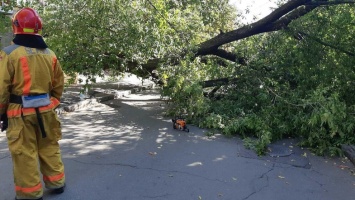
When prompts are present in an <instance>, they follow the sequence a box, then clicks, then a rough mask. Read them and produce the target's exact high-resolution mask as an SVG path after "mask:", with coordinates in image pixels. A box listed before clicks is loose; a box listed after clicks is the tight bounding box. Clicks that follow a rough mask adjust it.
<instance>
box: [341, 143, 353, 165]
mask: <svg viewBox="0 0 355 200" xmlns="http://www.w3.org/2000/svg"><path fill="white" fill-rule="evenodd" d="M341 149H342V150H343V151H344V154H345V156H346V157H347V158H349V160H350V161H351V162H352V163H353V164H354V166H355V146H353V145H342V146H341Z"/></svg>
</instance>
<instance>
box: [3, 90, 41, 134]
mask: <svg viewBox="0 0 355 200" xmlns="http://www.w3.org/2000/svg"><path fill="white" fill-rule="evenodd" d="M10 103H15V104H21V105H22V96H18V95H14V94H11V95H10ZM34 109H35V110H36V116H37V121H38V125H39V128H40V129H41V133H42V138H45V137H47V134H46V131H45V129H44V124H43V120H42V116H41V113H40V112H39V108H34ZM22 114H23V113H22V112H21V115H22Z"/></svg>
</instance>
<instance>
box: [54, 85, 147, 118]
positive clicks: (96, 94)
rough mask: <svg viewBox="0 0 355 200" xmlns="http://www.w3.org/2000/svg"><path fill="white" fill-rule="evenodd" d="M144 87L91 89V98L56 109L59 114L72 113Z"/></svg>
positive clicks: (124, 95) (127, 94)
mask: <svg viewBox="0 0 355 200" xmlns="http://www.w3.org/2000/svg"><path fill="white" fill-rule="evenodd" d="M141 90H142V88H141V89H140V88H133V89H131V90H120V91H118V90H109V91H108V90H104V91H98V90H91V91H89V92H88V94H89V95H90V98H87V99H84V100H80V101H79V102H77V103H74V104H72V105H67V106H64V107H59V108H57V109H56V110H55V111H56V113H57V114H58V115H62V114H64V113H70V112H74V111H76V110H79V109H82V108H87V107H89V106H92V105H94V104H96V103H102V102H105V101H110V100H113V99H118V98H122V97H126V96H129V95H130V94H133V93H136V92H139V91H141Z"/></svg>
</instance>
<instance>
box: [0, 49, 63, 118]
mask: <svg viewBox="0 0 355 200" xmlns="http://www.w3.org/2000/svg"><path fill="white" fill-rule="evenodd" d="M63 89H64V73H63V71H62V68H61V66H60V63H59V61H58V60H57V57H56V55H55V54H54V52H53V51H51V50H50V49H48V48H47V49H36V48H29V47H24V46H19V45H16V44H14V45H11V46H8V47H5V48H4V49H3V50H2V51H1V52H0V114H3V113H5V112H7V115H8V117H9V118H13V117H19V116H21V115H24V116H26V115H32V114H36V111H35V109H34V108H22V107H21V105H19V104H13V103H9V97H10V94H14V95H18V96H22V95H34V94H44V93H49V94H50V95H51V104H50V105H48V106H44V107H40V108H39V110H40V112H41V113H42V112H47V111H50V110H52V109H54V108H56V107H57V106H58V105H59V104H60V98H61V96H62V92H63Z"/></svg>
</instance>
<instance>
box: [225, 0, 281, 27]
mask: <svg viewBox="0 0 355 200" xmlns="http://www.w3.org/2000/svg"><path fill="white" fill-rule="evenodd" d="M229 2H230V3H231V4H232V5H234V6H236V8H237V9H238V10H239V11H240V12H242V13H243V14H244V15H245V17H246V19H245V22H254V21H255V20H253V17H254V16H256V17H257V19H261V18H263V17H265V16H266V15H268V14H270V12H271V9H270V7H273V8H275V7H276V4H275V3H274V2H275V0H229ZM247 8H249V10H250V13H249V14H245V10H246V9H247Z"/></svg>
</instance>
